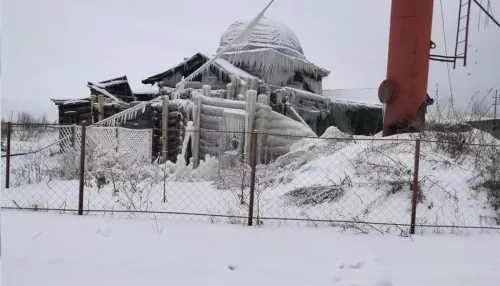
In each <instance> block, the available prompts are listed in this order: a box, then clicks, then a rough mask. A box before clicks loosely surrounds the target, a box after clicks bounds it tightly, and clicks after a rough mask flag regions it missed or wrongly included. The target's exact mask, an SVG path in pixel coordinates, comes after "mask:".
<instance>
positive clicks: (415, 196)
mask: <svg viewBox="0 0 500 286" xmlns="http://www.w3.org/2000/svg"><path fill="white" fill-rule="evenodd" d="M414 161H415V163H414V166H413V186H412V193H413V195H412V198H411V223H410V234H415V221H416V218H417V203H418V197H419V195H420V187H419V185H418V169H419V166H420V138H417V140H416V141H415V159H414Z"/></svg>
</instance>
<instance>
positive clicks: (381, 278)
mask: <svg viewBox="0 0 500 286" xmlns="http://www.w3.org/2000/svg"><path fill="white" fill-rule="evenodd" d="M336 272H337V273H335V276H334V277H333V282H334V285H346V286H347V285H359V286H361V285H370V286H393V283H392V281H391V279H389V278H388V277H387V275H386V272H387V271H386V269H385V267H384V266H383V265H382V264H381V263H379V262H378V261H376V260H375V261H370V262H368V261H358V262H354V263H342V264H340V265H339V266H338V270H337V271H336Z"/></svg>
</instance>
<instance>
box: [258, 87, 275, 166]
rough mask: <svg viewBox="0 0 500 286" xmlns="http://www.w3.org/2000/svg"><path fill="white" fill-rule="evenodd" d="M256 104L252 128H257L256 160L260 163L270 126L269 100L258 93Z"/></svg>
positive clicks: (264, 151)
mask: <svg viewBox="0 0 500 286" xmlns="http://www.w3.org/2000/svg"><path fill="white" fill-rule="evenodd" d="M257 101H258V104H257V107H256V112H255V121H254V122H255V124H254V129H255V130H257V132H258V134H257V162H258V163H262V162H263V161H265V160H262V158H264V159H265V158H266V155H265V153H267V152H266V151H267V149H266V148H267V144H266V143H267V137H268V135H267V134H268V133H269V129H270V128H271V120H272V117H271V114H270V112H271V107H270V106H269V100H268V97H267V95H265V94H260V95H259V96H258V99H257Z"/></svg>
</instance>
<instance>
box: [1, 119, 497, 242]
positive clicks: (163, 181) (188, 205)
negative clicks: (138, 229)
mask: <svg viewBox="0 0 500 286" xmlns="http://www.w3.org/2000/svg"><path fill="white" fill-rule="evenodd" d="M479 133H480V132H478V131H474V132H470V133H464V134H468V136H469V135H470V136H473V137H472V138H476V137H477V136H478V135H484V134H482V133H481V134H479ZM324 136H325V137H328V138H332V137H335V138H336V139H335V140H334V139H326V138H321V139H303V140H300V141H298V142H296V143H295V144H294V145H292V148H291V151H290V152H289V153H288V154H286V155H284V156H281V157H279V158H277V159H276V161H275V162H273V163H271V164H268V165H260V166H258V169H257V178H256V203H255V215H256V217H258V224H264V225H270V224H274V225H282V226H291V225H298V224H300V225H307V226H313V227H317V226H328V227H332V226H335V227H342V228H346V227H347V228H356V229H358V231H361V232H373V231H376V232H393V233H397V234H399V233H400V232H401V229H400V227H397V226H394V224H408V223H409V222H410V211H411V197H412V192H411V184H412V182H413V164H414V149H415V142H414V140H413V138H411V136H410V135H404V136H400V137H398V138H389V139H388V140H383V141H381V140H378V139H377V138H376V137H374V138H373V137H370V138H368V137H360V136H355V137H350V136H347V135H345V134H342V133H340V132H339V131H338V130H336V129H335V128H330V129H329V130H328V131H327V132H326V133H325V135H324ZM425 136H427V137H424V139H426V138H427V139H429V138H431V139H433V138H434V139H435V137H436V136H437V135H432V134H427V135H425ZM433 136H434V137H433ZM490 137H491V136H490ZM486 139H488V140H490V139H492V138H489V137H488V138H486ZM474 140H475V139H474ZM492 140H494V139H492ZM467 142H472V143H474V142H473V140H472V139H470V140H469V139H468V141H467ZM495 142H498V141H495ZM446 146H447V145H446V144H445V146H444V147H445V149H446V148H447V147H446ZM499 146H500V145H499ZM55 147H56V149H57V146H55ZM445 149H443V146H441V147H440V145H439V144H437V143H435V142H425V141H424V142H422V146H421V158H420V174H419V184H420V188H421V194H422V196H421V198H420V200H419V204H418V206H417V224H425V225H440V226H443V225H446V226H474V227H497V228H498V227H499V221H500V215H499V212H498V211H495V210H494V208H493V207H492V196H491V194H492V193H491V191H490V190H489V189H488V188H486V187H485V185H484V183H485V182H488V181H487V180H490V181H491V182H493V183H494V182H495V181H494V179H495V176H496V178H498V176H500V174H498V169H494V168H493V169H492V168H491V166H493V164H491V162H492V159H494V157H495V156H493V155H495V154H496V156H497V157H498V156H499V154H500V153H498V152H495V150H499V149H498V147H497V149H495V147H481V146H475V147H474V148H472V149H471V150H468V151H467V152H462V153H464V155H463V156H460V157H453V156H452V155H451V154H450V153H449V150H448V151H447V150H445ZM448 149H450V148H448ZM100 151H102V150H99V149H98V150H96V152H94V153H93V154H91V155H89V157H88V158H87V165H86V166H87V173H86V181H85V196H84V209H85V210H104V211H106V212H105V213H104V214H105V215H106V216H109V215H112V216H113V217H115V218H116V217H146V216H147V217H152V215H140V214H138V213H137V212H142V211H155V212H169V213H191V214H204V215H203V216H199V215H197V216H193V215H189V216H186V215H182V214H169V215H163V216H162V217H168V218H174V219H183V220H204V221H207V222H220V223H230V224H244V222H245V219H244V218H228V217H224V216H240V217H245V216H247V214H248V202H249V201H248V197H249V174H250V172H249V170H248V169H245V168H244V166H243V165H239V166H236V165H235V166H233V167H231V168H226V169H224V168H222V167H221V165H220V163H219V162H218V161H217V160H215V159H213V158H210V157H207V158H205V161H202V162H201V163H200V166H199V167H198V168H197V169H193V168H192V165H188V166H186V164H185V162H183V161H182V160H179V162H178V163H177V164H172V163H170V162H169V163H167V164H166V165H158V164H149V163H146V164H145V163H144V162H142V161H135V160H131V159H130V156H129V155H128V154H122V153H119V154H115V155H113V156H109V155H106V154H105V153H106V152H100ZM104 151H106V150H104ZM44 152H52V150H48V149H46V150H45V151H44ZM73 155H74V154H70V153H68V154H50V153H47V154H45V153H37V154H35V155H28V156H20V157H14V158H15V159H14V160H13V161H12V164H13V166H12V171H11V187H10V188H9V189H4V190H2V192H3V193H2V201H1V202H2V206H3V207H11V208H19V207H21V208H36V209H46V208H49V209H73V210H74V209H76V208H77V206H78V184H79V182H78V175H77V173H75V172H74V170H77V168H78V162H79V161H78V156H77V155H76V156H73ZM101 175H104V177H105V180H106V183H105V184H102V183H103V182H99V176H101ZM243 177H245V180H243ZM492 178H493V179H492ZM492 180H493V181H492ZM490 185H492V184H491V183H490ZM242 186H243V187H244V188H243V191H242V190H241V188H242ZM492 186H494V185H492ZM242 193H243V204H242V203H241V194H242ZM133 212H135V213H133ZM86 213H87V212H86ZM88 214H89V215H102V214H103V213H101V212H90V213H88ZM270 218H271V219H270ZM317 220H323V222H318V221H317ZM339 221H344V222H345V221H347V222H371V223H386V224H388V225H386V226H377V227H376V228H374V227H372V226H373V224H371V225H367V224H359V223H358V224H355V225H354V224H352V223H339ZM402 228H403V229H404V230H405V231H407V230H408V227H407V226H402ZM417 231H419V232H427V233H442V232H452V233H463V232H464V230H463V229H460V230H459V229H457V228H451V227H449V228H442V227H432V228H426V229H423V228H417ZM467 232H468V231H467Z"/></svg>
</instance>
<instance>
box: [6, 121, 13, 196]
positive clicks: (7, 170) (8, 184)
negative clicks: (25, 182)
mask: <svg viewBox="0 0 500 286" xmlns="http://www.w3.org/2000/svg"><path fill="white" fill-rule="evenodd" d="M11 137H12V122H8V123H7V150H6V151H7V152H6V153H7V154H6V158H5V188H6V189H8V188H9V186H10V139H11Z"/></svg>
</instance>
